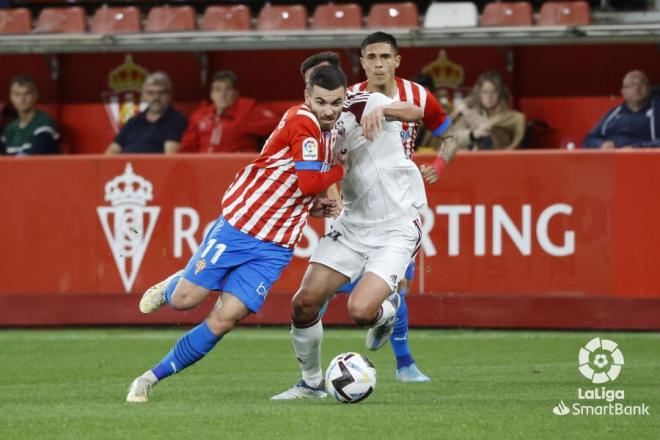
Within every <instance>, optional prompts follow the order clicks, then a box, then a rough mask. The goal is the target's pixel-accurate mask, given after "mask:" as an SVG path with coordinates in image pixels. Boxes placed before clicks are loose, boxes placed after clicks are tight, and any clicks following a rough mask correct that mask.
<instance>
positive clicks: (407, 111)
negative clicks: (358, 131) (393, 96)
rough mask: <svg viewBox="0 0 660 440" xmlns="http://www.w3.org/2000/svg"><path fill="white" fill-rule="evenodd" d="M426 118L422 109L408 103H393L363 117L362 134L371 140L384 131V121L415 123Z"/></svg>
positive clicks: (381, 106)
mask: <svg viewBox="0 0 660 440" xmlns="http://www.w3.org/2000/svg"><path fill="white" fill-rule="evenodd" d="M423 117H424V112H423V111H422V109H420V108H419V107H417V106H416V105H413V104H409V103H407V102H392V103H390V104H387V105H380V106H378V107H376V108H374V109H373V110H372V111H370V112H369V113H367V114H366V115H364V116H362V121H361V125H362V133H363V134H364V137H366V138H367V139H369V140H372V139H374V138H376V137H377V136H378V135H379V134H380V132H381V131H383V121H384V120H388V121H402V122H414V121H421V120H422V118H423Z"/></svg>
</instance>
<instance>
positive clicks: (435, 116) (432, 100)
mask: <svg viewBox="0 0 660 440" xmlns="http://www.w3.org/2000/svg"><path fill="white" fill-rule="evenodd" d="M424 90H426V105H425V106H424V125H425V126H426V128H427V129H428V130H429V131H430V132H431V133H432V134H433V136H440V135H442V134H444V133H445V132H446V131H447V130H448V129H449V126H450V125H451V118H450V117H449V115H448V114H447V112H445V109H443V108H442V105H440V102H439V101H438V98H436V97H435V95H433V93H431V92H429V90H428V89H424Z"/></svg>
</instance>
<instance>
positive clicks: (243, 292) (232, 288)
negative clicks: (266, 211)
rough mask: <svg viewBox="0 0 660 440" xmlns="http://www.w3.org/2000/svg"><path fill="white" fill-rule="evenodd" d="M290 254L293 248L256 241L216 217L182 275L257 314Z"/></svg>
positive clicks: (289, 258)
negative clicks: (226, 296) (238, 302)
mask: <svg viewBox="0 0 660 440" xmlns="http://www.w3.org/2000/svg"><path fill="white" fill-rule="evenodd" d="M292 256H293V250H292V249H287V248H285V247H282V246H278V245H276V244H274V243H270V242H267V241H261V240H257V239H256V238H254V237H253V236H251V235H248V234H246V233H244V232H241V231H240V230H238V229H236V228H234V227H233V226H232V225H230V224H229V223H227V222H226V221H225V219H224V218H223V217H219V218H218V220H216V222H215V224H214V225H213V227H212V228H211V230H210V231H209V233H208V234H206V237H204V241H203V242H202V244H201V245H200V246H199V249H197V252H195V255H193V256H192V258H191V259H190V261H188V265H187V266H186V268H185V269H184V271H183V275H182V276H183V278H185V279H186V280H188V281H190V282H191V283H193V284H196V285H198V286H200V287H204V288H206V289H209V290H219V291H222V292H228V293H231V294H232V295H234V296H235V297H237V298H238V299H239V300H241V302H242V303H243V304H245V306H246V307H247V308H248V309H250V310H251V311H252V312H255V313H256V312H257V311H259V309H260V308H261V306H262V305H263V303H264V301H265V300H266V296H267V295H268V292H269V291H270V288H271V286H272V285H273V283H274V282H275V281H277V279H278V278H279V277H280V275H281V274H282V270H284V268H285V267H286V266H287V265H288V264H289V262H290V261H291V257H292Z"/></svg>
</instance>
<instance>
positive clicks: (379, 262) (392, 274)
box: [309, 219, 422, 291]
mask: <svg viewBox="0 0 660 440" xmlns="http://www.w3.org/2000/svg"><path fill="white" fill-rule="evenodd" d="M421 240H422V230H421V227H420V222H419V220H418V219H417V220H414V221H411V222H410V223H409V224H401V225H398V226H394V227H387V228H374V229H365V228H356V227H355V226H351V225H349V224H346V223H343V222H342V221H341V219H339V220H337V221H335V222H334V223H333V225H332V228H331V230H330V232H328V233H327V234H326V235H324V236H323V238H321V241H320V242H319V245H318V246H317V248H316V251H314V254H313V255H312V258H310V260H309V261H310V262H312V263H319V264H323V265H324V266H328V267H329V268H331V269H333V270H336V271H337V272H339V273H341V274H342V275H345V276H347V277H348V278H350V279H351V282H355V280H356V279H357V278H359V277H360V276H361V275H362V274H363V273H364V272H372V273H374V274H376V275H378V276H379V277H380V278H382V279H383V280H384V281H385V282H386V283H387V284H388V285H389V286H390V289H391V290H392V291H394V290H395V289H396V288H397V286H398V285H399V281H401V280H402V279H403V277H404V274H405V273H406V269H407V268H408V265H409V264H410V260H411V259H412V258H413V257H414V256H415V254H416V253H417V250H418V249H419V246H420V244H421Z"/></svg>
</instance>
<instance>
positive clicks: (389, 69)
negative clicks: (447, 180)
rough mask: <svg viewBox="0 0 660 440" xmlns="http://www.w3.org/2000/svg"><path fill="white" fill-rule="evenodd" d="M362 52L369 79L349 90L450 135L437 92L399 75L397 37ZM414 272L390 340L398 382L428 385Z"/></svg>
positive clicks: (412, 129) (371, 42) (436, 170)
mask: <svg viewBox="0 0 660 440" xmlns="http://www.w3.org/2000/svg"><path fill="white" fill-rule="evenodd" d="M360 51H361V53H360V55H361V56H360V63H361V64H362V68H363V69H364V73H365V74H366V76H367V80H366V81H364V82H361V83H358V84H355V85H353V86H351V87H349V92H357V91H369V92H381V93H383V94H384V95H386V96H389V97H390V98H392V99H394V100H398V101H404V102H410V103H412V104H415V105H418V106H419V107H420V108H421V109H422V111H423V112H424V118H423V122H424V125H425V126H426V129H427V130H429V131H430V132H431V133H432V134H433V136H442V135H444V134H446V133H447V130H448V129H449V127H450V125H451V121H450V118H449V116H448V115H447V113H446V112H445V111H444V109H443V108H442V106H441V105H440V103H439V102H438V100H437V98H436V97H435V96H434V95H433V93H431V92H430V91H429V90H427V89H426V88H424V87H423V86H421V85H419V84H417V83H415V82H413V81H409V80H406V79H403V78H400V77H398V76H396V69H397V68H398V67H399V65H400V64H401V55H400V54H399V47H398V44H397V41H396V38H394V36H392V35H390V34H387V33H385V32H374V33H372V34H369V35H367V36H366V37H365V38H364V40H363V41H362V44H361V45H360ZM419 124H420V123H419V122H411V123H408V124H404V125H403V131H402V132H401V140H402V141H403V145H404V148H405V151H406V155H407V156H408V157H410V156H412V153H413V149H414V145H415V138H416V136H417V132H418V130H419ZM456 150H457V149H456V144H455V143H453V142H452V141H451V140H449V141H448V142H445V143H444V144H443V147H442V148H441V150H440V151H439V153H438V156H437V157H436V159H435V160H434V161H433V162H431V163H428V164H422V165H421V166H420V171H421V173H422V176H423V177H424V179H425V180H426V181H427V182H429V183H434V182H436V181H437V180H438V176H439V175H440V173H441V172H442V170H443V169H444V168H445V166H446V165H447V163H449V161H450V160H451V159H452V158H453V157H454V155H455V154H456ZM414 269H415V261H414V260H413V261H411V263H410V266H409V267H408V270H407V271H406V276H405V277H404V279H403V280H402V281H401V283H400V285H399V289H398V290H399V294H400V295H401V298H402V301H401V306H400V307H399V310H398V311H397V323H396V326H395V328H394V333H393V334H392V336H391V337H390V343H391V344H392V349H393V351H394V355H395V357H396V360H397V372H396V378H397V380H399V381H402V382H427V381H429V380H431V379H430V378H429V377H427V376H426V375H425V374H423V373H422V372H421V371H420V370H419V368H418V367H417V365H416V363H415V359H414V358H413V356H412V353H411V351H410V347H409V345H408V306H407V304H406V301H405V295H406V292H407V289H408V286H409V285H410V282H411V281H412V279H413V277H414ZM348 289H350V286H349V287H348Z"/></svg>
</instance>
